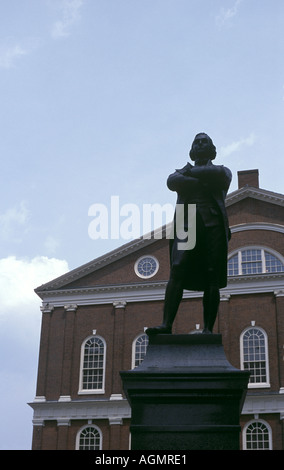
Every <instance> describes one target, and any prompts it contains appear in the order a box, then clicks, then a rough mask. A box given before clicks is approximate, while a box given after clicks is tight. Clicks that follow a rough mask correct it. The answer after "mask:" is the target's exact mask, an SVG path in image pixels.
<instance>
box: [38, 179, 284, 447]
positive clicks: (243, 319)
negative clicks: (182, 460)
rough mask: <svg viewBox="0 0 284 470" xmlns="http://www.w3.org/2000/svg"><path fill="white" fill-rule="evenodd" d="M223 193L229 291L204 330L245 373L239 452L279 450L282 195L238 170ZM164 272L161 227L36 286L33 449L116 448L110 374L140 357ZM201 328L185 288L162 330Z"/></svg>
mask: <svg viewBox="0 0 284 470" xmlns="http://www.w3.org/2000/svg"><path fill="white" fill-rule="evenodd" d="M238 182H239V187H238V189H237V190H236V191H234V192H232V193H230V194H229V195H228V196H227V200H226V206H227V212H228V217H229V222H230V228H231V232H232V238H231V240H230V242H229V255H228V285H227V287H226V288H224V289H222V290H221V302H220V307H219V312H218V317H217V320H216V324H215V327H214V332H215V333H221V334H222V341H223V345H224V349H225V353H226V355H227V358H228V360H229V361H230V363H231V364H232V365H233V366H235V367H237V368H239V369H248V370H250V372H251V378H250V383H249V386H248V393H247V397H246V400H245V403H244V407H243V410H242V415H241V427H242V432H241V436H240V439H241V442H240V446H241V449H244V450H245V449H256V450H258V449H273V450H283V449H284V208H283V206H284V196H283V195H282V194H277V193H274V192H272V191H268V190H264V189H261V188H259V182H258V170H248V171H241V172H238ZM168 277H169V249H168V240H167V237H166V236H165V227H164V228H162V229H161V230H160V236H159V238H158V237H157V234H156V236H155V239H153V238H149V239H146V238H143V237H142V238H140V239H137V240H134V241H132V242H130V243H128V244H126V245H123V246H122V247H121V248H119V249H116V250H114V251H112V252H110V253H108V254H106V255H105V256H102V257H100V258H97V259H95V260H93V261H91V262H90V263H87V264H85V265H83V266H81V267H79V268H77V269H75V270H73V271H70V272H69V273H67V274H65V275H64V276H61V277H60V278H57V279H55V280H53V281H51V282H49V283H47V284H45V285H43V286H40V287H38V288H37V289H36V292H37V294H38V295H39V296H40V298H41V299H42V307H41V310H42V330H41V338H40V353H39V366H38V380H37V390H36V397H35V399H34V401H33V402H32V403H30V406H31V407H32V408H33V410H34V416H33V427H34V428H33V443H32V449H35V450H36V449H42V450H45V449H66V450H74V449H82V450H83V449H93V450H99V449H102V450H127V449H129V448H130V435H129V426H130V418H131V410H130V407H129V405H128V402H127V400H126V399H125V396H124V393H123V389H122V382H121V379H120V375H119V372H120V371H121V370H129V369H132V368H134V367H135V366H137V365H138V364H139V363H140V361H142V360H143V357H144V355H145V353H146V350H147V343H148V338H147V335H145V333H144V331H145V328H147V327H149V326H154V325H156V324H159V323H160V322H161V319H162V312H163V301H164V292H165V286H166V283H167V280H168ZM201 328H202V293H200V292H191V291H185V292H184V297H183V301H182V303H181V305H180V308H179V312H178V315H177V317H176V320H175V323H174V328H173V333H175V334H181V333H182V334H185V333H198V332H199V331H201Z"/></svg>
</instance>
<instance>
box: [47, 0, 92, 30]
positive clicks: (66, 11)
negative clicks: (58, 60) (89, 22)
mask: <svg viewBox="0 0 284 470" xmlns="http://www.w3.org/2000/svg"><path fill="white" fill-rule="evenodd" d="M83 3H84V0H63V2H62V5H61V10H62V18H61V19H60V20H58V21H56V22H55V23H54V25H53V27H52V31H51V35H52V37H53V38H55V39H58V38H63V37H68V36H69V35H70V29H71V27H72V26H73V25H74V24H75V23H76V22H77V21H78V20H79V19H80V9H81V7H82V5H83Z"/></svg>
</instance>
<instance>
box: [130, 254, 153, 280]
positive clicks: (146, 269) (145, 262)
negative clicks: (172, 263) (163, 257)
mask: <svg viewBox="0 0 284 470" xmlns="http://www.w3.org/2000/svg"><path fill="white" fill-rule="evenodd" d="M158 269H159V263H158V260H157V258H155V257H154V256H142V257H141V258H139V259H138V260H137V261H136V263H135V266H134V270H135V273H136V274H137V276H139V277H142V278H143V279H145V278H149V277H152V276H155V274H156V273H157V272H158Z"/></svg>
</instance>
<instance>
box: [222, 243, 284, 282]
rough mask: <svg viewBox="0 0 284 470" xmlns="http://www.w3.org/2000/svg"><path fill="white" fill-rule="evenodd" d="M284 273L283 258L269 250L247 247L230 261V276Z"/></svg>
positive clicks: (234, 254)
mask: <svg viewBox="0 0 284 470" xmlns="http://www.w3.org/2000/svg"><path fill="white" fill-rule="evenodd" d="M283 272H284V259H283V257H282V256H281V255H280V254H279V253H277V252H276V251H274V250H271V249H269V248H262V247H246V248H243V249H241V250H238V251H237V252H234V253H233V254H231V255H230V256H229V259H228V276H238V275H240V276H241V275H251V274H265V273H283Z"/></svg>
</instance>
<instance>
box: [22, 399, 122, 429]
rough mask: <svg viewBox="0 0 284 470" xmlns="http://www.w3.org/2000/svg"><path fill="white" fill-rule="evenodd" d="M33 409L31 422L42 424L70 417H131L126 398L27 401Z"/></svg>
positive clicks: (85, 418)
mask: <svg viewBox="0 0 284 470" xmlns="http://www.w3.org/2000/svg"><path fill="white" fill-rule="evenodd" d="M29 405H30V407H31V408H32V409H33V410H34V415H33V423H34V424H35V425H42V424H43V423H44V421H50V420H57V422H61V420H62V418H64V419H65V420H66V424H68V420H71V419H78V420H81V419H84V420H87V419H109V420H116V419H127V418H130V417H131V409H130V406H129V404H128V401H127V400H126V399H118V400H114V399H112V400H109V399H101V400H94V399H92V398H91V399H89V400H88V399H86V400H72V401H68V402H67V401H66V402H64V401H45V402H37V401H34V402H32V403H29Z"/></svg>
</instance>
